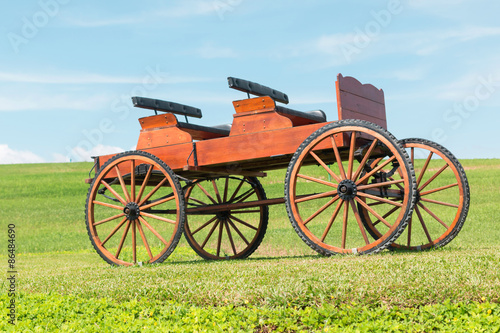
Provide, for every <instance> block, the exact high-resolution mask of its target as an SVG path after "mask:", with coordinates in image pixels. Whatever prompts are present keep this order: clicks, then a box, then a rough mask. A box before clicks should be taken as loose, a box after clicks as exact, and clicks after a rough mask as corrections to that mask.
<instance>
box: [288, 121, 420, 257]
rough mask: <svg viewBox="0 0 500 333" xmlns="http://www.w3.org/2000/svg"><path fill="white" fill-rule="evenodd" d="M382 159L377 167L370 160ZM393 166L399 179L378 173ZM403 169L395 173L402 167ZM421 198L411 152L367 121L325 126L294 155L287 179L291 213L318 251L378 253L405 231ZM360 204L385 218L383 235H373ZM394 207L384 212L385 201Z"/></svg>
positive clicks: (387, 133)
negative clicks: (409, 154)
mask: <svg viewBox="0 0 500 333" xmlns="http://www.w3.org/2000/svg"><path fill="white" fill-rule="evenodd" d="M374 159H377V160H378V165H377V166H376V167H375V168H371V166H370V164H369V161H370V160H374ZM382 168H388V169H389V170H390V172H391V173H392V172H394V174H393V175H392V174H391V175H386V176H394V178H393V179H392V180H391V179H388V178H389V177H385V178H383V179H378V178H376V175H377V173H378V172H379V170H380V169H382ZM398 169H399V170H400V171H401V172H397V173H396V172H395V171H396V170H398ZM414 201H415V175H414V172H413V169H412V166H411V163H410V161H409V158H408V155H407V154H406V152H405V151H404V149H403V148H402V146H401V145H400V144H399V142H398V141H397V140H396V139H395V138H394V137H393V136H392V135H391V134H390V133H389V132H387V131H386V130H384V129H383V128H381V127H379V126H377V125H375V124H372V123H369V122H366V121H361V120H342V121H338V122H334V123H331V124H328V125H326V126H324V127H323V128H321V129H319V130H317V131H316V132H314V133H313V134H312V135H311V136H309V138H307V139H306V140H305V141H304V142H303V143H302V144H301V146H300V147H299V149H298V150H297V151H296V153H295V154H294V156H293V158H292V160H291V162H290V164H289V167H288V170H287V175H286V179H285V202H286V208H287V212H288V216H289V218H290V221H291V223H292V226H293V227H294V228H295V230H296V231H297V233H298V234H299V236H300V237H301V238H302V239H303V240H304V241H305V242H306V244H308V245H309V246H310V247H311V248H312V249H314V250H315V251H317V252H319V253H321V254H324V255H331V254H335V253H360V254H368V253H376V252H379V251H381V250H383V249H385V248H387V247H388V246H389V245H390V244H391V243H393V242H394V241H395V240H396V238H397V237H398V236H399V235H400V234H401V233H402V232H403V230H404V228H405V227H406V225H407V223H408V220H409V219H410V217H411V213H412V209H413V204H414ZM358 204H359V205H361V206H362V207H364V208H365V209H366V211H368V212H369V214H370V216H371V217H372V218H374V219H379V220H381V221H382V227H381V228H380V232H381V236H380V237H377V238H376V239H372V238H371V237H370V235H369V234H368V233H367V232H366V230H365V226H364V225H363V223H362V220H361V217H360V212H359V208H358ZM385 204H387V205H390V206H391V207H393V208H392V209H393V214H391V216H383V213H382V211H381V209H380V206H383V205H385Z"/></svg>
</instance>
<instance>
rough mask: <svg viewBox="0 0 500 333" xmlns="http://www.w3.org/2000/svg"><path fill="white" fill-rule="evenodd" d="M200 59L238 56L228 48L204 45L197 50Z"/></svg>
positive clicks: (209, 44)
mask: <svg viewBox="0 0 500 333" xmlns="http://www.w3.org/2000/svg"><path fill="white" fill-rule="evenodd" d="M197 53H198V55H199V56H200V57H202V58H205V59H215V58H236V57H237V56H238V54H237V53H236V52H235V51H234V50H233V49H231V48H229V47H219V46H215V45H214V44H212V43H205V44H204V45H203V46H202V47H200V48H199V49H198V50H197Z"/></svg>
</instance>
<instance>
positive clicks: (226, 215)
mask: <svg viewBox="0 0 500 333" xmlns="http://www.w3.org/2000/svg"><path fill="white" fill-rule="evenodd" d="M230 213H231V212H230V211H223V212H217V213H216V214H215V215H216V216H217V218H218V219H219V220H221V221H225V220H227V219H228V218H229V214H230Z"/></svg>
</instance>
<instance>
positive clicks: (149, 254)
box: [136, 220, 153, 260]
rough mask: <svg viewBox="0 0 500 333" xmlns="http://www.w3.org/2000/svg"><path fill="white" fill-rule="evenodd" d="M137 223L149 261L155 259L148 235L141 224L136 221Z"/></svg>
mask: <svg viewBox="0 0 500 333" xmlns="http://www.w3.org/2000/svg"><path fill="white" fill-rule="evenodd" d="M136 223H137V230H139V235H141V238H142V242H143V243H144V246H145V247H146V251H147V252H148V256H149V260H151V259H153V254H152V253H151V248H150V247H149V244H148V240H147V239H146V235H145V234H144V231H143V230H142V226H141V223H140V222H139V221H138V220H136Z"/></svg>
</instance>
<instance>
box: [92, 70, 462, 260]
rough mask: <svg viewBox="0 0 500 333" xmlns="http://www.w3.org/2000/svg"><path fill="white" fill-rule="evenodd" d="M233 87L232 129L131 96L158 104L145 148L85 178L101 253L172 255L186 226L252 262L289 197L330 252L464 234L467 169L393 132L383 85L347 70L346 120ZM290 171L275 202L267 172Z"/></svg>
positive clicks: (197, 240)
mask: <svg viewBox="0 0 500 333" xmlns="http://www.w3.org/2000/svg"><path fill="white" fill-rule="evenodd" d="M228 82H229V86H230V87H231V88H234V89H237V90H240V91H243V92H246V93H247V94H248V98H247V99H242V100H238V101H234V102H233V106H234V109H235V113H234V115H233V122H232V124H231V125H222V126H214V127H207V126H201V125H196V124H193V123H190V122H188V118H187V117H195V118H201V116H202V113H201V110H200V109H197V108H193V107H190V106H186V105H181V104H177V103H173V102H166V101H161V100H155V99H149V98H143V97H133V98H132V100H133V103H134V105H135V106H137V107H140V108H145V109H151V110H154V111H155V115H153V116H149V117H144V118H140V119H139V123H140V125H141V131H140V134H139V140H138V143H137V148H136V149H137V150H136V151H131V152H124V153H120V154H113V155H105V156H98V157H95V165H94V168H95V177H94V178H92V179H89V180H88V183H90V189H89V193H88V197H87V204H86V223H87V229H88V233H89V237H90V240H91V242H92V244H93V245H94V247H95V249H96V251H97V252H98V253H99V254H100V255H101V257H102V258H103V259H104V260H106V261H107V262H109V263H111V264H117V265H133V264H137V263H157V262H162V261H163V260H165V259H166V258H167V257H168V256H169V255H170V254H171V253H172V251H173V250H174V249H175V247H176V245H177V243H178V241H179V239H180V237H181V235H182V233H184V234H185V236H186V239H187V241H188V243H189V244H190V245H191V247H192V248H193V249H194V250H195V251H196V252H197V253H198V254H199V255H200V256H202V257H203V258H206V259H232V258H245V257H248V256H249V255H250V254H252V253H253V252H254V251H255V250H256V249H257V247H258V246H259V245H260V243H261V241H262V239H263V237H264V234H265V232H266V228H267V224H268V220H269V209H268V206H270V205H274V204H280V203H285V204H286V209H287V213H288V217H289V219H290V222H291V224H292V226H293V227H294V229H295V230H296V232H297V233H298V235H299V236H300V238H302V240H303V241H304V242H305V243H306V244H307V245H309V246H310V247H311V248H312V249H314V250H315V251H317V252H319V253H321V254H324V255H331V254H335V253H361V254H368V253H376V252H379V251H382V250H384V249H386V248H388V247H392V248H398V247H399V248H406V249H418V250H420V249H427V248H432V247H437V246H443V245H445V244H447V243H448V242H449V241H451V240H452V239H453V238H454V237H455V236H456V235H457V233H458V232H459V231H460V229H461V227H462V225H463V223H464V220H465V217H466V215H467V210H468V203H469V190H468V184H467V179H466V177H465V173H464V171H463V168H462V167H461V165H460V163H459V162H458V161H457V159H456V158H455V157H454V156H453V155H452V154H451V153H450V152H449V151H448V150H446V149H445V148H444V147H442V146H440V145H438V144H436V143H434V142H431V141H428V140H423V139H406V140H402V141H398V140H396V139H395V138H394V136H392V135H391V134H390V133H389V132H388V131H387V121H386V112H385V102H384V93H383V91H382V90H379V89H377V88H375V87H374V86H373V85H370V84H361V83H360V82H359V81H357V80H356V79H354V78H352V77H343V76H342V75H340V74H339V75H338V77H337V81H336V92H337V104H338V118H339V120H337V121H327V116H326V114H325V113H324V112H323V111H321V110H317V111H309V112H302V111H297V110H293V109H290V108H287V107H285V106H284V105H283V104H288V96H287V95H286V94H284V93H282V92H280V91H277V90H274V89H271V88H268V87H265V86H262V85H260V84H257V83H254V82H250V81H246V80H241V79H236V78H232V77H230V78H228ZM250 94H252V95H255V96H257V97H253V98H250ZM158 112H160V113H159V114H158ZM178 117H184V118H185V121H180V120H179V119H178ZM419 154H421V155H419ZM285 168H286V169H287V173H286V177H285V180H284V196H278V197H276V198H270V199H268V198H267V196H266V193H265V191H264V189H263V187H262V185H261V184H260V182H259V180H258V179H259V177H266V176H267V174H266V172H267V171H269V170H274V169H285ZM443 196H444V197H443ZM403 233H404V237H401V238H399V239H398V237H400V236H401V235H402V234H403ZM403 238H404V239H403Z"/></svg>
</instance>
